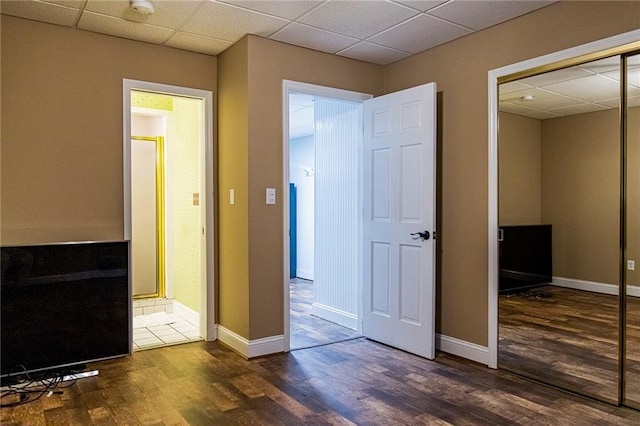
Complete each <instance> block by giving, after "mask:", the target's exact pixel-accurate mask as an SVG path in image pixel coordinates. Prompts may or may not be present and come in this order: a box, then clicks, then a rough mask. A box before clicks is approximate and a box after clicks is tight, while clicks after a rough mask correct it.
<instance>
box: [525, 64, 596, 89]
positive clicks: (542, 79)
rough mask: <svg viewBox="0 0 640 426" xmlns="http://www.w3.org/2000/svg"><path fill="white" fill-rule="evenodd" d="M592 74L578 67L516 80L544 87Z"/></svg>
mask: <svg viewBox="0 0 640 426" xmlns="http://www.w3.org/2000/svg"><path fill="white" fill-rule="evenodd" d="M591 75H593V73H591V72H589V71H587V70H584V69H582V68H578V67H572V68H565V69H561V70H556V71H551V72H547V73H544V74H538V75H534V76H531V77H527V78H523V79H520V80H518V81H519V82H520V83H525V84H529V85H531V86H539V87H545V86H547V85H549V84H554V83H559V82H561V81H567V80H573V79H576V78H580V77H588V76H591Z"/></svg>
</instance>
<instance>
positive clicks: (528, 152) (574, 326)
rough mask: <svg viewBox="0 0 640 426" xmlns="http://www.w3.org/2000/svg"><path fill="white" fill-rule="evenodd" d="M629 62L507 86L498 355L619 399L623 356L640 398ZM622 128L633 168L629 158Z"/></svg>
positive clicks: (639, 218) (513, 367) (639, 174)
mask: <svg viewBox="0 0 640 426" xmlns="http://www.w3.org/2000/svg"><path fill="white" fill-rule="evenodd" d="M627 62H628V63H629V65H627V67H626V68H625V67H621V64H622V63H623V56H621V55H615V56H609V57H603V58H600V59H597V60H591V61H588V60H585V61H584V62H581V63H579V64H577V65H573V66H570V67H565V68H561V69H555V70H551V71H548V70H544V71H542V72H540V73H538V74H535V75H530V76H527V77H525V78H520V79H515V80H511V81H508V82H505V83H502V84H500V86H499V95H500V116H499V229H500V238H499V240H500V242H499V263H500V265H499V280H500V281H499V296H498V297H499V300H498V307H499V331H498V333H499V349H498V365H499V367H500V368H503V369H506V370H510V371H513V372H515V373H518V374H521V375H524V376H526V377H530V378H532V379H535V380H539V381H542V382H545V383H548V384H551V385H554V386H558V387H560V388H563V389H567V390H571V391H573V392H576V393H579V394H583V395H586V396H590V397H594V398H597V399H599V400H603V401H606V402H610V403H613V404H618V403H620V402H621V397H622V394H623V393H624V392H623V389H625V387H624V386H622V385H623V380H622V378H623V377H625V376H624V375H623V374H621V372H622V371H623V370H624V368H625V367H626V368H627V369H628V372H627V375H626V377H625V381H624V384H625V386H626V389H627V390H628V392H627V393H628V395H629V396H628V398H627V400H628V401H630V402H631V401H637V402H636V404H637V405H638V406H640V297H637V296H640V286H639V285H640V280H638V279H635V278H634V279H635V284H634V285H635V286H636V287H638V291H637V292H638V294H637V296H632V295H631V293H632V292H631V291H628V292H627V293H629V295H628V296H627V298H626V303H620V300H621V295H620V291H619V290H620V288H621V286H623V285H624V284H625V281H627V282H628V283H629V285H631V281H632V272H631V271H628V272H627V275H625V273H624V270H623V265H622V264H623V263H624V266H625V268H626V266H628V265H627V262H626V260H625V261H624V262H623V261H622V259H623V256H624V253H623V251H624V250H622V249H621V247H623V246H624V244H623V242H624V241H625V240H626V241H627V246H628V252H629V253H630V254H631V253H632V250H636V253H637V254H638V255H636V254H634V255H633V256H636V257H637V258H638V260H640V243H638V241H637V240H638V237H637V236H633V235H632V234H629V233H627V232H626V231H625V229H626V228H625V225H626V222H629V223H630V222H632V221H633V222H634V224H633V226H635V227H637V228H638V232H640V142H639V141H638V140H637V139H638V129H639V128H640V121H639V120H638V114H637V112H638V109H639V108H638V105H637V104H638V99H640V97H639V98H637V99H636V100H635V101H628V102H626V105H625V104H624V103H623V102H622V93H623V91H621V81H622V79H623V74H622V73H621V70H627V68H628V72H627V74H628V83H627V86H628V87H629V89H628V90H627V95H628V99H632V96H640V92H639V93H637V94H636V91H640V83H638V82H635V81H634V80H633V79H634V78H635V79H638V78H640V77H639V72H640V67H638V65H637V56H636V57H629V58H628V61H627ZM634 63H636V65H632V64H634ZM633 67H635V68H633ZM634 94H635V95H634ZM621 104H622V105H623V107H624V111H625V113H624V114H621V112H623V111H622V110H621ZM634 105H635V106H634ZM634 108H635V110H634ZM625 116H628V118H629V121H628V123H627V125H626V127H623V126H621V117H623V118H625ZM634 117H635V120H636V121H635V122H632V121H631V119H633V118H634ZM626 120H627V119H626V118H625V121H626ZM631 127H633V128H634V129H633V130H629V129H630V128H631ZM621 129H627V131H626V132H625V133H628V134H629V135H627V136H629V137H630V140H629V147H628V148H629V155H630V157H629V159H631V154H633V155H636V157H637V158H636V160H634V161H630V163H629V164H631V163H633V165H635V168H636V170H635V171H633V167H631V166H630V167H629V168H628V170H627V168H626V166H625V164H626V163H625V161H621V159H622V160H625V159H626V157H625V155H624V154H626V153H625V152H623V148H622V147H623V146H624V145H623V144H622V143H621V141H622V140H623V138H622V136H625V135H624V134H623V131H622V130H621ZM634 132H635V133H634ZM633 134H635V136H633ZM633 137H635V138H636V142H635V144H637V145H638V147H636V148H633V147H632V145H633V143H632V141H631V139H632V138H633ZM623 176H626V177H627V180H628V181H629V186H628V189H629V191H635V193H636V194H637V196H638V202H637V204H638V205H637V206H635V207H634V206H633V205H632V203H631V200H632V197H631V196H630V192H627V198H628V199H629V211H628V216H627V218H628V221H627V220H625V221H623V219H624V217H625V216H624V215H623V214H621V212H622V211H624V209H625V203H626V202H625V197H621V194H623V192H622V190H623V184H624V180H623V179H622V177H623ZM634 180H635V182H638V183H637V184H636V186H635V188H633V189H632V185H631V182H632V181H634ZM633 208H635V213H633V211H632V209H633ZM632 217H633V220H631V218H632ZM628 229H629V230H631V229H632V226H631V225H630V226H629V228H628ZM632 240H633V241H632ZM621 243H622V244H621ZM634 244H638V247H634ZM629 259H632V257H629ZM639 267H640V265H639ZM629 290H630V287H629ZM636 301H637V303H638V305H637V308H636V309H635V311H636V315H637V316H635V317H634V315H633V313H631V312H630V311H633V310H634V309H633V308H632V306H633V304H634V303H635V302H636ZM625 307H626V312H627V315H626V319H627V322H626V325H627V328H626V329H621V327H620V324H625V323H624V322H621V319H622V318H624V317H625ZM631 327H636V328H635V329H634V330H633V332H634V333H635V335H636V337H637V339H636V342H637V343H635V348H633V346H634V343H633V339H630V338H629V336H627V337H628V339H627V340H626V343H627V344H626V349H627V352H626V353H627V358H626V363H625V362H621V361H622V360H623V356H624V353H625V345H623V344H621V342H625V340H624V339H622V337H623V336H624V335H625V331H626V332H627V334H629V332H631ZM634 363H637V364H634ZM631 367H633V370H632V369H631ZM632 371H635V374H636V376H635V377H631V375H632V374H634V373H632ZM632 388H635V389H636V390H635V391H634V393H635V396H634V397H632V396H631V395H632V392H631V389H632ZM633 398H635V399H633Z"/></svg>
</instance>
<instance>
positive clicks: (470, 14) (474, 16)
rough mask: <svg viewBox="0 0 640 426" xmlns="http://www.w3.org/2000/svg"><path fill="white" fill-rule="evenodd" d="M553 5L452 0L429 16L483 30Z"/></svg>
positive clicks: (543, 2) (527, 2)
mask: <svg viewBox="0 0 640 426" xmlns="http://www.w3.org/2000/svg"><path fill="white" fill-rule="evenodd" d="M551 3H552V2H550V1H490V0H485V1H477V0H475V1H469V0H452V1H450V2H448V3H445V4H443V5H442V6H439V7H437V8H435V9H433V10H430V11H429V14H430V15H433V16H437V17H439V18H442V19H446V20H447V21H449V22H455V23H456V24H459V25H462V26H464V27H466V28H471V29H473V30H482V29H484V28H488V27H491V26H493V25H496V24H499V23H501V22H504V21H507V20H509V19H513V18H515V17H517V16H520V15H524V14H526V13H529V12H531V11H533V10H536V9H540V8H541V7H544V6H547V5H549V4H551Z"/></svg>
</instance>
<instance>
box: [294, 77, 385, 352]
mask: <svg viewBox="0 0 640 426" xmlns="http://www.w3.org/2000/svg"><path fill="white" fill-rule="evenodd" d="M291 92H297V93H305V94H309V95H317V96H323V97H326V98H335V99H341V100H347V101H353V102H364V101H366V100H367V99H371V98H372V97H373V95H370V94H366V93H360V92H352V91H349V90H343V89H336V88H332V87H326V86H318V85H315V84H309V83H301V82H297V81H290V80H283V85H282V117H283V120H282V136H283V140H282V225H283V226H282V230H283V238H282V241H283V253H284V255H283V261H284V269H283V273H284V276H283V285H284V287H283V288H284V292H283V293H284V309H283V311H284V351H285V352H289V350H290V348H291V336H290V334H291V333H290V327H291V322H290V305H289V303H290V300H289V287H290V281H291V279H290V278H289V266H290V265H289V256H290V251H291V247H289V94H290V93H291ZM360 155H362V153H361V154H360ZM360 192H362V188H360ZM360 198H362V194H361V195H360ZM359 244H360V245H361V244H362V242H361V241H359ZM359 251H360V253H359V256H358V257H359V262H358V263H359V264H358V270H362V259H361V258H360V254H361V250H359ZM361 292H362V278H361V277H360V279H359V280H358V294H362V293H361ZM360 299H362V298H360ZM361 305H362V300H359V301H358V319H361V318H362V306H361ZM358 328H359V329H361V327H358Z"/></svg>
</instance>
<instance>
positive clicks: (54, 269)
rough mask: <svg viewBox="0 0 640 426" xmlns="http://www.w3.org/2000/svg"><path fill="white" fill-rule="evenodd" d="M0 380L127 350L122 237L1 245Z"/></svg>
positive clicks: (126, 280)
mask: <svg viewBox="0 0 640 426" xmlns="http://www.w3.org/2000/svg"><path fill="white" fill-rule="evenodd" d="M0 253H1V255H2V275H1V281H0V302H1V309H2V310H1V311H0V321H1V322H0V333H1V334H0V345H1V347H0V355H1V358H0V380H1V381H2V382H5V383H6V382H10V381H11V379H10V378H11V377H13V376H17V375H19V374H23V373H24V372H36V371H44V370H54V369H62V368H67V367H74V366H78V365H83V364H86V363H88V362H92V361H98V360H104V359H108V358H114V357H119V356H123V355H127V354H129V353H130V337H129V329H130V303H129V300H130V290H129V242H128V241H116V242H86V243H84V242H83V243H59V244H42V245H30V246H3V247H1V248H0Z"/></svg>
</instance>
